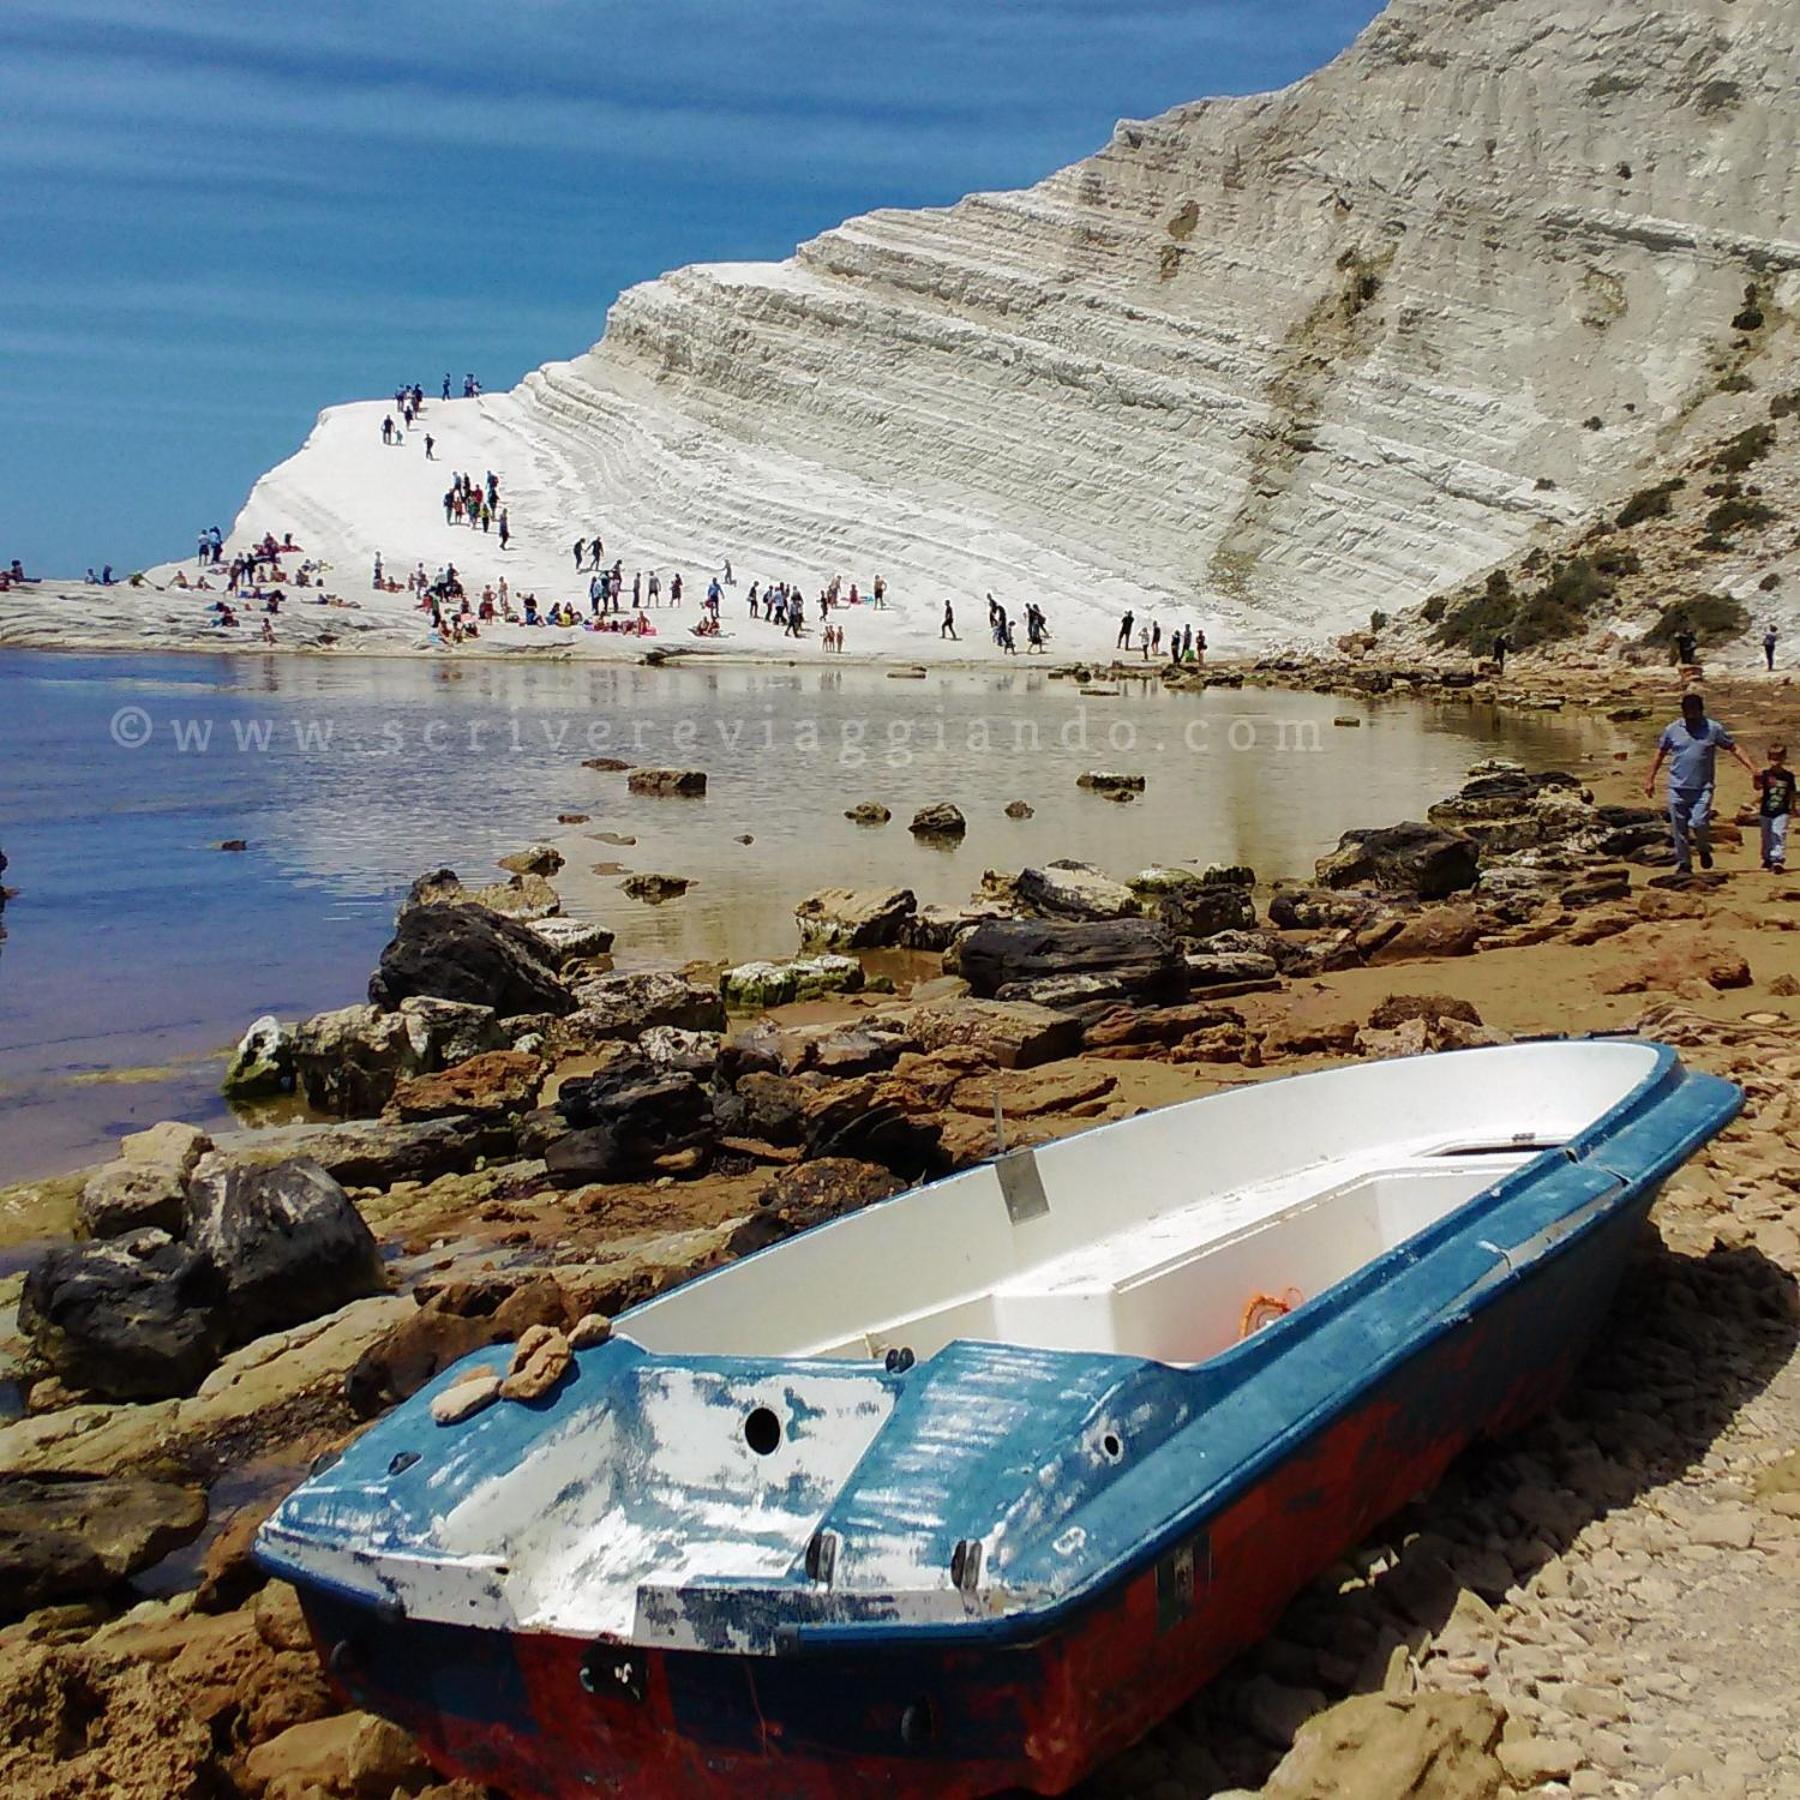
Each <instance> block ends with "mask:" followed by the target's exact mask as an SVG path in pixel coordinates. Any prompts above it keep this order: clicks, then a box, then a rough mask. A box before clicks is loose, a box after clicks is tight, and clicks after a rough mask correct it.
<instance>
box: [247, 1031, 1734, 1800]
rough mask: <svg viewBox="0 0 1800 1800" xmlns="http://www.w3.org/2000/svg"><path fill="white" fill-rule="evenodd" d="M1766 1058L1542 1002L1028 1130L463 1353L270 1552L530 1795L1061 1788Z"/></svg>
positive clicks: (1397, 1494)
mask: <svg viewBox="0 0 1800 1800" xmlns="http://www.w3.org/2000/svg"><path fill="white" fill-rule="evenodd" d="M1739 1104H1740V1095H1739V1093H1738V1091H1737V1090H1736V1089H1735V1088H1734V1087H1732V1086H1730V1085H1729V1084H1728V1083H1726V1082H1723V1081H1719V1080H1716V1079H1714V1078H1712V1077H1710V1076H1705V1075H1695V1074H1691V1073H1689V1072H1687V1071H1685V1070H1684V1069H1683V1068H1682V1066H1681V1064H1680V1063H1679V1062H1678V1061H1677V1059H1676V1057H1675V1055H1674V1053H1673V1052H1672V1051H1670V1050H1667V1049H1665V1048H1661V1047H1659V1046H1656V1045H1652V1044H1645V1043H1637V1042H1626V1041H1582V1042H1559V1043H1544V1044H1527V1045H1516V1046H1509V1047H1505V1048H1497V1049H1487V1050H1474V1051H1466V1052H1461V1053H1457V1054H1452V1055H1443V1056H1430V1057H1420V1058H1414V1059H1406V1060H1400V1061H1392V1062H1380V1063H1370V1064H1360V1065H1356V1066H1353V1067H1348V1068H1344V1069H1336V1070H1330V1071H1326V1072H1323V1073H1319V1074H1310V1075H1302V1076H1297V1077H1293V1078H1290V1079H1287V1080H1278V1081H1270V1082H1267V1083H1263V1084H1260V1085H1256V1086H1251V1087H1245V1088H1240V1089H1237V1090H1234V1091H1231V1092H1228V1093H1222V1094H1218V1095H1214V1096H1210V1097H1208V1098H1206V1099H1203V1100H1199V1101H1195V1102H1192V1103H1190V1104H1187V1105H1184V1106H1178V1107H1173V1108H1170V1109H1168V1110H1166V1111H1162V1112H1157V1113H1153V1114H1147V1115H1144V1116H1141V1117H1138V1118H1135V1119H1131V1120H1128V1121H1125V1122H1123V1123H1119V1124H1115V1125H1109V1126H1106V1127H1103V1128H1100V1129H1097V1130H1093V1131H1089V1132H1085V1133H1083V1134H1081V1135H1080V1136H1077V1137H1073V1138H1069V1139H1065V1140H1063V1141H1062V1142H1059V1143H1057V1144H1054V1145H1050V1146H1047V1147H1044V1148H1042V1149H1039V1150H1036V1151H1029V1150H1025V1151H1018V1152H1015V1153H1013V1154H1010V1155H1006V1156H1003V1157H1001V1158H1000V1159H998V1160H996V1161H994V1162H991V1163H987V1164H984V1165H982V1166H981V1167H979V1168H976V1169H973V1170H970V1171H968V1172H966V1173H964V1174H961V1175H958V1176H955V1177H953V1178H951V1179H949V1180H946V1181H942V1182H939V1183H936V1184H934V1185H933V1186H930V1187H926V1188H922V1189H919V1190H917V1191H915V1192H912V1193H909V1194H906V1195H903V1196H901V1197H899V1198H897V1199H894V1200H892V1201H889V1202H886V1203H885V1204H882V1205H880V1206H877V1207H873V1208H870V1209H868V1210H866V1211H864V1212H861V1213H858V1214H856V1215H854V1216H852V1217H850V1218H847V1219H843V1220H840V1221H838V1222H836V1223H834V1224H831V1225H827V1226H824V1227H822V1228H820V1229H818V1230H816V1231H813V1232H810V1233H807V1234H806V1235H805V1236H803V1237H799V1238H796V1239H793V1240H792V1241H790V1242H788V1243H785V1244H782V1245H779V1246H777V1247H775V1248H774V1249H771V1250H768V1251H765V1252H763V1253H762V1254H761V1255H758V1256H754V1257H751V1258H748V1259H746V1260H744V1261H742V1262H739V1263H735V1264H732V1265H730V1266H728V1267H726V1268H724V1269H722V1270H720V1271H719V1272H718V1273H716V1274H713V1275H710V1276H707V1277H706V1278H704V1279H702V1280H700V1281H697V1282H694V1283H691V1284H690V1285H688V1286H686V1287H683V1288H681V1289H678V1290H676V1291H674V1292H672V1293H670V1294H668V1295H666V1296H664V1297H662V1298H660V1299H657V1300H654V1301H651V1302H649V1303H648V1304H646V1305H644V1306H641V1307H639V1308H637V1309H636V1310H635V1311H633V1312H631V1313H629V1314H626V1315H624V1316H622V1317H621V1318H620V1319H619V1320H618V1322H617V1328H616V1333H615V1335H614V1337H613V1338H612V1340H611V1341H610V1342H608V1343H605V1344H603V1345H601V1346H599V1347H597V1348H595V1349H592V1350H588V1351H584V1352H582V1353H581V1354H580V1356H579V1357H578V1361H577V1367H576V1369H575V1370H574V1372H572V1373H571V1375H570V1376H569V1377H568V1378H567V1379H566V1380H565V1381H564V1383H563V1384H562V1385H561V1386H560V1387H559V1388H557V1389H556V1390H555V1391H554V1392H552V1393H551V1394H549V1395H547V1396H546V1397H545V1398H543V1399H542V1400H539V1401H537V1402H533V1403H530V1404H512V1403H501V1404H499V1405H495V1406H492V1407H490V1408H488V1409H487V1410H486V1411H483V1412H480V1413H478V1414H476V1415H475V1416H474V1417H472V1418H470V1419H468V1420H466V1421H465V1422H463V1423H461V1424H457V1425H451V1426H440V1425H438V1424H436V1423H434V1421H433V1418H432V1414H431V1411H430V1402H431V1400H432V1398H433V1397H434V1395H435V1394H437V1393H438V1392H441V1391H442V1390H443V1389H444V1388H445V1387H447V1386H449V1385H451V1384H452V1383H453V1382H455V1381H456V1380H458V1379H460V1378H464V1377H466V1374H467V1370H468V1367H469V1365H464V1366H463V1368H462V1369H459V1370H458V1371H455V1372H453V1373H452V1374H450V1375H447V1376H445V1377H444V1378H443V1379H441V1380H440V1381H439V1382H437V1383H436V1384H434V1386H433V1387H431V1388H430V1389H427V1390H426V1391H425V1392H424V1393H423V1394H421V1395H419V1396H418V1397H417V1398H415V1399H414V1400H413V1401H411V1402H409V1403H408V1404H407V1405H405V1406H403V1407H401V1408H399V1409H398V1410H397V1411H396V1412H394V1413H393V1414H392V1415H390V1416H389V1417H388V1418H387V1419H385V1420H383V1421H382V1422H381V1423H380V1424H379V1425H377V1426H376V1427H375V1428H374V1429H372V1430H371V1431H369V1432H368V1433H367V1434H366V1435H364V1436H363V1437H361V1438H359V1439H358V1440H357V1441H356V1442H355V1443H354V1444H352V1445H351V1446H350V1447H349V1448H348V1449H347V1450H346V1451H345V1452H344V1454H343V1455H342V1457H341V1458H340V1459H339V1460H338V1461H336V1462H335V1463H333V1464H332V1465H331V1466H330V1467H329V1468H327V1469H324V1470H322V1471H321V1472H319V1473H317V1474H316V1475H315V1476H314V1477H313V1479H312V1480H310V1481H309V1482H308V1483H307V1484H306V1485H305V1486H304V1487H302V1488H300V1489H299V1490H298V1491H297V1492H296V1493H294V1494H293V1495H292V1496H290V1497H289V1499H288V1500H287V1501H286V1502H285V1503H284V1504H283V1505H282V1506H281V1508H280V1509H279V1510H278V1511H277V1512H276V1513H275V1514H274V1516H273V1517H272V1518H271V1519H270V1521H269V1522H268V1523H267V1524H266V1525H265V1526H264V1528H263V1531H262V1534H261V1538H260V1554H261V1557H262V1560H263V1561H264V1563H265V1564H266V1566H267V1567H268V1568H270V1569H271V1570H273V1571H275V1572H276V1573H278V1574H280V1575H283V1576H285V1577H287V1578H288V1579H290V1580H292V1581H294V1582H296V1583H297V1584H298V1585H299V1588H300V1591H301V1595H302V1599H303V1602H304V1604H305V1608H306V1611H307V1615H308V1617H309V1619H310V1621H311V1624H312V1628H313V1630H314V1632H315V1634H316V1637H317V1640H318V1643H319V1646H320V1649H321V1652H322V1654H324V1656H325V1657H326V1659H327V1661H328V1665H329V1667H330V1670H331V1673H332V1676H333V1678H334V1679H335V1681H336V1682H337V1684H338V1685H339V1687H340V1688H341V1690H342V1691H343V1692H344V1693H345V1694H346V1695H347V1696H348V1697H349V1699H350V1700H351V1701H353V1702H354V1703H355V1704H358V1705H361V1706H364V1707H368V1708H371V1709H373V1710H375V1711H377V1712H381V1713H385V1714H387V1715H388V1716H390V1717H392V1718H394V1719H396V1720H398V1721H400V1722H401V1723H402V1724H404V1725H406V1726H408V1727H410V1728H411V1729H412V1730H413V1731H415V1732H417V1733H418V1734H419V1736H420V1737H421V1739H422V1740H423V1742H424V1743H425V1745H426V1747H427V1749H428V1750H429V1752H430V1754H431V1755H432V1757H433V1758H434V1760H435V1761H437V1762H438V1763H439V1764H440V1766H441V1767H443V1768H444V1769H445V1770H447V1771H451V1772H455V1773H460V1774H463V1775H467V1776H471V1777H473V1778H475V1779H477V1780H481V1781H487V1782H491V1783H493V1784H494V1785H495V1786H497V1787H499V1788H501V1789H503V1790H505V1791H507V1792H508V1793H510V1794H512V1795H515V1796H520V1797H523V1796H527V1795H531V1796H539V1795H542V1796H573V1795H589V1794H594V1793H602V1794H604V1793H614V1794H630V1795H633V1796H660V1795H711V1794H723V1793H726V1792H728V1791H736V1792H749V1793H764V1794H773V1795H780V1796H826V1795H829V1796H845V1795H873V1794H884V1795H885V1794H901V1795H919V1796H925V1795H932V1796H943V1795H972V1794H985V1793H991V1792H995V1791H998V1790H1002V1789H1007V1788H1014V1787H1017V1788H1025V1789H1029V1790H1035V1791H1037V1792H1042V1793H1057V1792H1060V1791H1062V1790H1064V1789H1066V1788H1067V1787H1069V1786H1070V1785H1071V1784H1072V1783H1074V1782H1075V1781H1076V1780H1078V1779H1079V1778H1080V1777H1081V1776H1082V1775H1083V1774H1084V1773H1085V1772H1086V1771H1088V1770H1089V1769H1091V1768H1092V1767H1093V1766H1094V1765H1095V1764H1096V1762H1098V1761H1099V1760H1100V1759H1102V1758H1103V1757H1105V1756H1107V1755H1109V1754H1111V1753H1112V1752H1114V1751H1116V1750H1118V1749H1119V1748H1120V1747H1122V1746H1123V1745H1125V1744H1127V1743H1129V1742H1130V1741H1131V1740H1132V1739H1133V1738H1135V1737H1136V1736H1137V1735H1139V1734H1140V1733H1141V1732H1143V1731H1144V1730H1145V1729H1147V1728H1148V1727H1149V1726H1150V1725H1152V1724H1154V1723H1155V1722H1156V1721H1157V1720H1158V1719H1159V1718H1160V1717H1162V1716H1163V1715H1164V1714H1166V1713H1167V1712H1168V1711H1170V1710H1171V1709H1172V1708H1173V1707H1174V1706H1176V1705H1177V1704H1178V1703H1179V1702H1180V1701H1181V1700H1182V1699H1183V1698H1185V1697H1186V1696H1187V1695H1188V1694H1190V1693H1191V1692H1193V1691H1194V1690H1195V1689H1196V1688H1197V1687H1199V1686H1200V1685H1201V1684H1202V1683H1204V1682H1205V1681H1207V1680H1208V1679H1210V1678H1211V1677H1212V1676H1213V1675H1214V1674H1215V1673H1216V1672H1217V1671H1218V1670H1219V1669H1220V1668H1221V1667H1222V1666H1223V1665H1224V1664H1225V1663H1226V1662H1228V1661H1229V1660H1230V1659H1231V1658H1232V1657H1233V1656H1235V1655H1236V1654H1238V1653H1239V1652H1240V1651H1242V1650H1243V1649H1244V1648H1245V1647H1246V1646H1248V1645H1250V1644H1253V1643H1254V1642H1255V1641H1256V1640H1257V1639H1258V1638H1259V1637H1260V1636H1261V1635H1262V1634H1264V1633H1265V1632H1266V1631H1267V1630H1268V1628H1269V1627H1270V1625H1271V1624H1272V1623H1273V1622H1274V1620H1275V1619H1276V1617H1277V1615H1278V1614H1279V1612H1280V1610H1281V1607H1282V1605H1283V1604H1284V1602H1285V1601H1286V1600H1287V1599H1288V1598H1289V1597H1290V1596H1291V1595H1292V1594H1293V1593H1294V1591H1295V1590H1296V1589H1297V1588H1299V1587H1300V1586H1301V1585H1302V1584H1303V1583H1304V1582H1305V1581H1307V1580H1308V1579H1309V1578H1310V1577H1311V1576H1312V1575H1314V1574H1315V1573H1316V1572H1318V1571H1319V1570H1321V1569H1322V1568H1324V1567H1326V1566H1327V1565H1328V1564H1329V1563H1330V1562H1331V1561H1333V1560H1334V1559H1335V1558H1336V1557H1337V1556H1338V1555H1339V1554H1340V1553H1341V1552H1342V1551H1343V1550H1344V1549H1345V1548H1346V1547H1347V1546H1349V1545H1351V1544H1353V1543H1355V1542H1356V1541H1357V1540H1358V1539H1359V1538H1361V1537H1362V1536H1364V1535H1365V1534H1366V1533H1367V1532H1368V1531H1369V1529H1370V1528H1371V1527H1372V1526H1374V1525H1375V1524H1376V1523H1377V1522H1378V1521H1380V1520H1381V1519H1382V1518H1383V1517H1384V1516H1385V1515H1387V1514H1388V1513H1390V1512H1392V1511H1393V1510H1394V1509H1395V1508H1397V1507H1398V1506H1400V1505H1402V1504H1403V1503H1404V1502H1405V1501H1406V1500H1408V1499H1409V1498H1410V1497H1412V1496H1413V1495H1415V1494H1417V1493H1419V1492H1420V1491H1421V1490H1423V1489H1426V1488H1428V1487H1429V1486H1430V1485H1431V1484H1432V1483H1433V1482H1434V1481H1435V1480H1436V1479H1437V1477H1438V1476H1439V1475H1440V1474H1441V1473H1442V1471H1443V1469H1444V1467H1445V1466H1446V1464H1447V1463H1448V1462H1449V1461H1450V1459H1451V1458H1452V1457H1454V1456H1455V1455H1456V1454H1457V1452H1458V1451H1459V1450H1461V1449H1462V1448H1463V1447H1464V1446H1465V1445H1467V1444H1468V1443H1469V1442H1470V1441H1471V1440H1472V1439H1474V1438H1476V1437H1478V1436H1481V1435H1486V1434H1496V1433H1501V1432H1504V1431H1507V1430H1509V1429H1511V1428H1513V1427H1516V1426H1517V1425H1518V1424H1520V1423H1521V1422H1522V1421H1524V1420H1525V1419H1527V1418H1528V1417H1529V1416H1530V1415H1531V1414H1532V1413H1534V1412H1535V1411H1536V1410H1537V1409H1539V1408H1540V1407H1542V1406H1543V1405H1545V1404H1546V1403H1547V1402H1548V1401H1549V1400H1551V1399H1552V1398H1553V1397H1554V1395H1555V1394H1556V1392H1557V1390H1558V1389H1559V1387H1560V1386H1561V1385H1562V1384H1563V1382H1564V1381H1565V1379H1566V1378H1567V1377H1568V1375H1569V1373H1570V1371H1571V1369H1572V1368H1573V1366H1574V1364H1575V1362H1576V1360H1577V1359H1578V1357H1579V1356H1580V1354H1581V1352H1582V1350H1583V1348H1584V1346H1585V1345H1586V1344H1587V1343H1588V1341H1589V1339H1590V1338H1591V1337H1592V1335H1593V1334H1594V1332H1595V1331H1596V1330H1597V1328H1598V1327H1599V1325H1600V1323H1601V1321H1602V1318H1603V1316H1604V1314H1605V1312H1606V1309H1607V1306H1608V1303H1609V1300H1610V1298H1611V1296H1612V1293H1613V1290H1614V1286H1615V1283H1616V1282H1617V1280H1618V1277H1619V1275H1620V1272H1621V1269H1622V1267H1623V1265H1624V1263H1625V1260H1626V1257H1627V1253H1628V1251H1629V1248H1630V1246H1631V1243H1632V1241H1633V1238H1634V1236H1635V1234H1636V1233H1637V1231H1638V1229H1639V1226H1640V1223H1641V1221H1642V1220H1643V1217H1644V1214H1645V1212H1646V1210H1647V1209H1648V1207H1649V1205H1650V1203H1651V1200H1652V1198H1653V1197H1654V1195H1655V1192H1656V1189H1657V1187H1658V1185H1659V1183H1660V1182H1661V1181H1662V1180H1663V1179H1664V1177H1666V1176H1667V1175H1668V1174H1669V1173H1670V1172H1671V1171H1672V1170H1673V1169H1675V1168H1676V1167H1677V1166H1678V1165H1679V1164H1680V1163H1681V1162H1682V1160H1683V1159H1684V1158H1685V1157H1687V1156H1688V1155H1689V1154H1690V1153H1692V1152H1693V1151H1694V1150H1695V1149H1696V1148H1697V1147H1698V1146H1699V1145H1701V1144H1702V1143H1704V1142H1705V1141H1706V1140H1707V1139H1708V1138H1710V1137H1711V1136H1712V1135H1713V1134H1714V1133H1716V1132H1717V1131H1719V1130H1720V1129H1721V1128H1722V1127H1723V1126H1724V1125H1725V1124H1726V1123H1727V1122H1728V1121H1729V1120H1730V1119H1731V1118H1732V1116H1733V1115H1734V1114H1735V1113H1736V1111H1737V1109H1738V1106H1739ZM505 1356H506V1352H505V1351H504V1350H494V1351H490V1352H486V1353H484V1354H482V1355H480V1356H478V1357H476V1358H473V1359H471V1362H472V1363H473V1364H474V1365H476V1366H480V1365H484V1364H485V1365H492V1366H494V1367H496V1368H498V1367H501V1366H503V1364H504V1361H505ZM743 1784H748V1785H743Z"/></svg>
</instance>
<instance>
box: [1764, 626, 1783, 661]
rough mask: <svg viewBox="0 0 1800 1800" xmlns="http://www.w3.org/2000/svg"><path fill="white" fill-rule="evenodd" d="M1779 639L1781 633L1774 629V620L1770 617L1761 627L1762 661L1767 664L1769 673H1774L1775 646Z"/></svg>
mask: <svg viewBox="0 0 1800 1800" xmlns="http://www.w3.org/2000/svg"><path fill="white" fill-rule="evenodd" d="M1780 641H1781V634H1780V633H1779V632H1778V631H1777V630H1776V629H1775V621H1774V620H1773V619H1771V620H1770V621H1769V622H1768V624H1767V625H1766V626H1765V627H1764V628H1763V661H1764V662H1765V663H1767V664H1768V666H1769V673H1770V674H1771V675H1773V674H1774V673H1775V646H1776V645H1777V644H1778V643H1779V642H1780Z"/></svg>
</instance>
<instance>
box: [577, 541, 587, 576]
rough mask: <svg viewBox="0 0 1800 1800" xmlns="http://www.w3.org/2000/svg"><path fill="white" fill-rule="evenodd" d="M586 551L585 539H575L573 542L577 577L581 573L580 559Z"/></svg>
mask: <svg viewBox="0 0 1800 1800" xmlns="http://www.w3.org/2000/svg"><path fill="white" fill-rule="evenodd" d="M586 549H587V539H586V538H577V539H576V540H575V573H576V574H577V575H579V574H580V573H581V558H582V554H583V552H584V551H586Z"/></svg>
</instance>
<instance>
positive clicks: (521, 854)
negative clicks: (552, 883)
mask: <svg viewBox="0 0 1800 1800" xmlns="http://www.w3.org/2000/svg"><path fill="white" fill-rule="evenodd" d="M497 862H498V866H499V867H500V868H502V869H505V870H506V871H507V872H508V873H509V874H513V875H554V874H555V873H556V871H557V870H558V869H560V868H561V867H562V866H563V858H562V852H561V851H560V850H558V849H556V848H555V847H554V846H552V845H550V844H532V845H530V846H528V847H527V848H526V849H524V850H515V851H514V852H513V853H512V855H511V856H502V857H500V858H498V859H497Z"/></svg>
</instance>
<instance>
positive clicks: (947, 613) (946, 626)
mask: <svg viewBox="0 0 1800 1800" xmlns="http://www.w3.org/2000/svg"><path fill="white" fill-rule="evenodd" d="M938 637H939V638H940V640H941V639H943V638H948V639H949V640H950V641H951V643H953V644H960V643H961V642H962V639H961V638H959V637H958V636H957V635H956V608H955V607H954V606H952V605H951V604H950V602H949V601H948V600H946V601H945V602H944V622H943V624H941V625H940V626H939V627H938Z"/></svg>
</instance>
